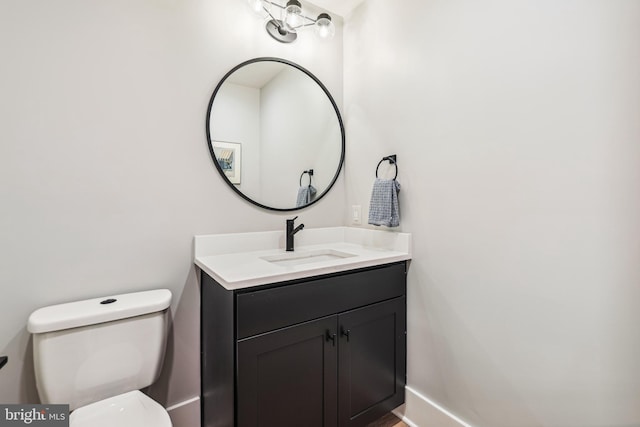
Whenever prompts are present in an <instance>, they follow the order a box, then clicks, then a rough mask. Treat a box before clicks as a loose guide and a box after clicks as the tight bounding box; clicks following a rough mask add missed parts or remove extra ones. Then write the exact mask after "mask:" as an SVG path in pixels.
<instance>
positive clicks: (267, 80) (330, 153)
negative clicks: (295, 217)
mask: <svg viewBox="0 0 640 427" xmlns="http://www.w3.org/2000/svg"><path fill="white" fill-rule="evenodd" d="M206 131H207V141H208V142H209V151H210V152H211V157H212V159H213V163H214V164H215V166H216V169H217V170H218V172H219V173H220V175H221V176H222V177H223V178H224V180H225V181H226V182H227V184H229V186H230V187H231V188H233V190H234V191H236V192H237V193H238V194H239V195H240V196H242V197H243V198H244V199H246V200H248V201H250V202H251V203H253V204H256V205H258V206H260V207H263V208H266V209H271V210H276V211H292V210H296V209H301V208H303V207H305V206H309V205H311V204H313V203H315V202H317V201H318V200H320V199H321V198H322V197H323V196H324V195H325V194H326V193H327V192H328V191H329V189H331V187H332V186H333V184H334V183H335V181H336V179H337V178H338V174H339V173H340V169H341V168H342V162H343V160H344V141H345V138H344V126H343V124H342V118H341V117H340V112H339V111H338V107H337V105H336V103H335V101H334V100H333V98H332V97H331V94H330V93H329V91H328V90H327V88H326V87H325V86H324V85H323V84H322V82H320V80H318V79H317V78H316V77H315V76H314V75H313V74H311V73H310V72H309V71H307V70H306V69H304V68H302V67H301V66H299V65H297V64H294V63H292V62H289V61H286V60H284V59H279V58H256V59H252V60H249V61H246V62H243V63H242V64H239V65H238V66H236V67H234V68H233V69H232V70H231V71H229V72H228V73H227V74H226V75H225V76H224V77H223V78H222V80H221V81H220V83H218V86H217V87H216V89H215V90H214V91H213V95H212V96H211V100H210V101H209V108H208V110H207V123H206Z"/></svg>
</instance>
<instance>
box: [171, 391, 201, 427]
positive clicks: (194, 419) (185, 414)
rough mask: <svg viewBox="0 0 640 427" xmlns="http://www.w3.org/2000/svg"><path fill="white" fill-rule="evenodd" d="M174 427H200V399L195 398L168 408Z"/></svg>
mask: <svg viewBox="0 0 640 427" xmlns="http://www.w3.org/2000/svg"><path fill="white" fill-rule="evenodd" d="M167 412H168V413H169V417H171V424H173V427H200V397H197V396H196V397H193V398H191V399H187V400H185V401H183V402H180V403H176V404H175V405H171V406H169V407H168V408H167Z"/></svg>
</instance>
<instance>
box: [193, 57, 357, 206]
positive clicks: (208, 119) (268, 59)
mask: <svg viewBox="0 0 640 427" xmlns="http://www.w3.org/2000/svg"><path fill="white" fill-rule="evenodd" d="M256 62H280V63H282V64H287V65H290V66H292V67H294V68H296V69H298V70H300V71H302V72H303V73H305V74H306V75H307V76H309V77H311V79H312V80H313V81H315V82H316V83H317V84H318V86H320V88H321V89H322V91H323V92H324V93H325V95H327V98H329V101H330V102H331V105H332V106H333V109H334V111H335V113H336V116H337V118H338V124H339V125H340V134H341V137H342V153H340V162H339V164H338V169H337V170H336V174H335V175H334V177H333V179H332V180H331V182H330V183H329V185H328V186H327V188H326V189H325V190H324V191H323V192H322V193H321V194H320V195H318V196H317V197H316V198H315V199H314V200H313V201H312V202H311V203H309V204H306V205H304V206H300V207H294V208H274V207H272V206H267V205H263V204H262V203H259V202H257V201H255V200H253V199H252V198H250V197H249V196H247V195H246V194H244V193H243V192H242V191H240V190H238V188H237V187H236V186H235V185H234V184H232V183H231V181H230V180H229V178H227V176H226V175H225V173H224V171H223V170H222V168H221V167H220V165H219V164H218V161H217V160H216V155H215V153H214V151H213V144H212V142H211V109H212V108H213V101H214V100H215V98H216V95H217V93H218V91H219V90H220V88H221V87H222V85H223V84H224V82H225V81H226V80H227V79H228V78H229V76H231V75H232V74H233V73H234V72H235V71H236V70H238V69H239V68H242V67H244V66H245V65H249V64H253V63H256ZM205 126H206V128H205V131H206V134H207V143H208V145H209V153H210V154H211V160H212V161H213V164H214V165H215V167H216V169H217V170H218V173H219V174H220V176H221V177H222V178H223V179H224V181H225V183H226V184H227V185H228V186H229V187H231V188H232V189H233V191H235V192H236V193H237V194H238V195H239V196H240V197H242V198H243V199H245V200H246V201H248V202H250V203H252V204H254V205H256V206H259V207H261V208H263V209H267V210H271V211H280V212H290V211H297V210H301V209H305V208H308V207H309V206H311V205H313V204H315V203H316V202H318V201H319V200H320V199H322V198H323V197H324V196H325V194H327V193H328V192H329V190H331V188H332V187H333V185H334V184H335V183H336V181H337V179H338V176H339V175H340V171H342V166H343V165H344V155H345V132H344V124H343V122H342V116H341V115H340V110H339V109H338V105H337V104H336V102H335V100H334V99H333V97H332V96H331V93H330V92H329V90H328V89H327V88H326V86H325V85H324V84H322V82H321V81H320V80H319V79H318V78H317V77H316V76H314V75H313V74H312V73H311V72H310V71H309V70H307V69H306V68H304V67H302V66H300V65H298V64H296V63H294V62H291V61H288V60H286V59H282V58H275V57H260V58H253V59H250V60H248V61H245V62H242V63H240V64H238V65H236V66H235V67H233V68H232V69H231V70H230V71H229V72H228V73H227V74H225V75H224V77H222V79H221V80H220V82H219V83H218V85H217V86H216V88H215V90H214V91H213V94H212V95H211V99H210V100H209V106H208V107H207V117H206V124H205Z"/></svg>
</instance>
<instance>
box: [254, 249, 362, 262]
mask: <svg viewBox="0 0 640 427" xmlns="http://www.w3.org/2000/svg"><path fill="white" fill-rule="evenodd" d="M354 256H356V255H355V254H350V253H348V252H341V251H336V250H334V249H317V250H314V251H304V252H286V253H284V254H277V255H269V256H265V257H262V259H263V260H265V261H268V262H270V263H273V264H277V265H281V266H294V265H303V264H311V263H315V262H323V261H334V260H336V259H340V258H350V257H354Z"/></svg>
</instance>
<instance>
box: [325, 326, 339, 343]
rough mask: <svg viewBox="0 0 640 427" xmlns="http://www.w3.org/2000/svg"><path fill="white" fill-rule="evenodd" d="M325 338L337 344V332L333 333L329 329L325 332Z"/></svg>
mask: <svg viewBox="0 0 640 427" xmlns="http://www.w3.org/2000/svg"><path fill="white" fill-rule="evenodd" d="M324 339H325V341H331V342H332V343H333V346H334V347H335V346H336V334H332V333H331V331H330V330H328V329H327V331H326V332H325V334H324Z"/></svg>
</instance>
